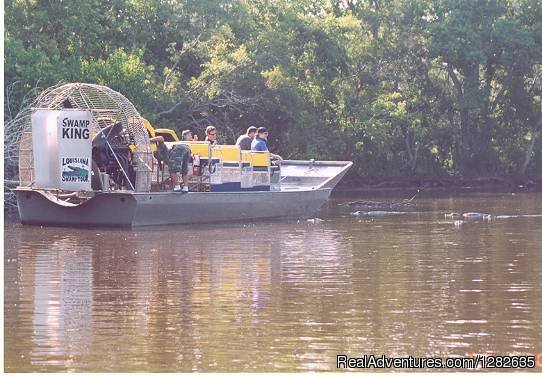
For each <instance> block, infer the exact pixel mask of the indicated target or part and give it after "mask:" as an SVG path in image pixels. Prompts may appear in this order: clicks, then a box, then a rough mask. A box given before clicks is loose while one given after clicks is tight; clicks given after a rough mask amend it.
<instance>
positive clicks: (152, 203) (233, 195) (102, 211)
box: [14, 188, 331, 227]
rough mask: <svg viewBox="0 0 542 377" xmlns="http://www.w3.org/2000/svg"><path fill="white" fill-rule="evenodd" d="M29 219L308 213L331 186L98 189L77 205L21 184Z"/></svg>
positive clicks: (137, 220) (21, 204) (163, 219)
mask: <svg viewBox="0 0 542 377" xmlns="http://www.w3.org/2000/svg"><path fill="white" fill-rule="evenodd" d="M14 192H15V193H16V195H17V203H18V208H19V216H20V218H21V222H22V223H23V224H39V225H59V226H117V227H135V226H148V225H165V224H194V223H211V222H223V221H239V220H251V219H263V218H281V217H283V218H306V217H310V216H312V215H314V213H315V212H316V211H317V210H318V209H319V208H320V207H321V206H322V205H323V204H324V203H325V202H326V200H327V199H328V198H329V195H330V194H331V188H320V189H313V190H292V191H254V192H205V193H203V192H201V193H200V192H190V193H182V194H180V193H171V192H159V193H133V192H125V191H123V192H107V193H98V194H96V195H95V196H94V197H92V198H90V199H88V200H86V201H85V202H83V203H81V204H78V205H74V204H69V203H66V202H65V201H62V200H58V199H57V198H56V197H55V196H54V195H53V194H51V193H50V192H47V191H44V190H39V189H31V188H17V189H15V190H14Z"/></svg>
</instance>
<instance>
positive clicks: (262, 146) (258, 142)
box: [250, 127, 282, 161]
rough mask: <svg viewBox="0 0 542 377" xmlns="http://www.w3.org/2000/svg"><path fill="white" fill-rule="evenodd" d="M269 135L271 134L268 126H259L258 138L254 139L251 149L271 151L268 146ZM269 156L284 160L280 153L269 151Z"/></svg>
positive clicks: (272, 158)
mask: <svg viewBox="0 0 542 377" xmlns="http://www.w3.org/2000/svg"><path fill="white" fill-rule="evenodd" d="M268 136H269V132H268V131H267V128H265V127H260V128H258V131H257V134H256V138H255V139H254V140H252V144H251V145H250V149H251V150H253V151H256V152H269V148H268V147H267V137H268ZM269 156H270V157H271V160H278V161H282V157H280V156H279V155H278V154H273V153H269Z"/></svg>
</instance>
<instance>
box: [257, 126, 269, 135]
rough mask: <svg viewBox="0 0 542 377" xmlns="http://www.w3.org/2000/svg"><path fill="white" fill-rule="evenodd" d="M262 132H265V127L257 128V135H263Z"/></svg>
mask: <svg viewBox="0 0 542 377" xmlns="http://www.w3.org/2000/svg"><path fill="white" fill-rule="evenodd" d="M264 132H267V128H265V127H260V128H258V134H261V133H264Z"/></svg>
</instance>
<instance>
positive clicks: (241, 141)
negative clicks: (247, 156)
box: [235, 126, 258, 151]
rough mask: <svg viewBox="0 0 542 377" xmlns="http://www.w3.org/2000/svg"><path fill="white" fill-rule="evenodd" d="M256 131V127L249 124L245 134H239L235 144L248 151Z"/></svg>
mask: <svg viewBox="0 0 542 377" xmlns="http://www.w3.org/2000/svg"><path fill="white" fill-rule="evenodd" d="M256 131H258V129H257V128H256V127H254V126H250V127H249V128H247V133H246V134H244V135H241V136H239V137H238V138H237V142H236V143H235V145H238V146H239V148H241V150H242V151H249V150H250V145H251V144H252V140H254V138H255V137H256Z"/></svg>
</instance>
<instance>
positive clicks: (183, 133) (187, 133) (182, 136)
mask: <svg viewBox="0 0 542 377" xmlns="http://www.w3.org/2000/svg"><path fill="white" fill-rule="evenodd" d="M191 133H192V131H190V130H184V131H183V132H181V139H183V140H186V138H187V137H188V135H190V134H191Z"/></svg>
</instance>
